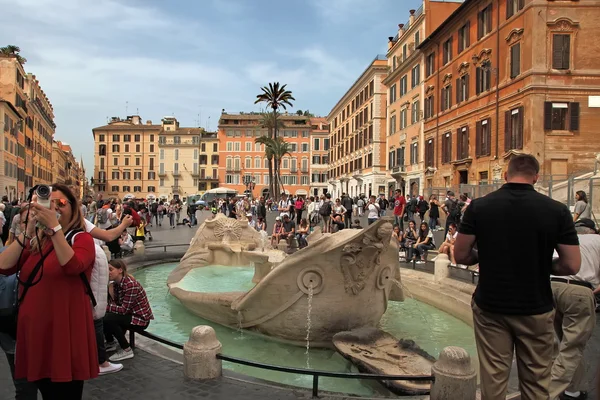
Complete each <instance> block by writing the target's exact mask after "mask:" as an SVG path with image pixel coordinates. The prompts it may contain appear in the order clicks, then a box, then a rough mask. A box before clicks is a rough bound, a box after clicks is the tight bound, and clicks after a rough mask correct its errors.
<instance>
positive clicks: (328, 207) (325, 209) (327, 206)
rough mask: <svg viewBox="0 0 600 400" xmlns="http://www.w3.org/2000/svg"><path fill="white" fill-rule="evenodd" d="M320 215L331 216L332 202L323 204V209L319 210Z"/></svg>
mask: <svg viewBox="0 0 600 400" xmlns="http://www.w3.org/2000/svg"><path fill="white" fill-rule="evenodd" d="M319 214H321V215H323V216H329V215H331V201H326V202H324V203H323V205H322V206H321V208H319Z"/></svg>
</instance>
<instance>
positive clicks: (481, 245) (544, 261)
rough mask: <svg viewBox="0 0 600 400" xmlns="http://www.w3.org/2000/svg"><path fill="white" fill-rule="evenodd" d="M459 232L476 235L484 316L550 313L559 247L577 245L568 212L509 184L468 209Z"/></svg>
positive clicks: (480, 303)
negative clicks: (559, 245) (554, 256)
mask: <svg viewBox="0 0 600 400" xmlns="http://www.w3.org/2000/svg"><path fill="white" fill-rule="evenodd" d="M459 233H462V234H466V235H475V237H476V244H477V249H478V251H479V274H480V275H479V284H478V285H477V288H476V289H475V294H474V299H475V302H476V303H477V306H479V308H481V309H482V310H484V311H488V312H493V313H497V314H508V315H537V314H543V313H546V312H549V311H551V310H552V307H553V301H552V290H551V288H550V273H551V268H552V255H553V253H554V250H555V249H556V247H557V245H558V244H566V245H578V244H579V240H578V239H577V233H576V231H575V226H574V225H573V218H572V217H571V214H570V212H569V210H568V209H567V207H566V206H565V205H564V204H561V203H559V202H557V201H555V200H552V199H551V198H549V197H547V196H544V195H543V194H540V193H538V192H536V191H535V189H534V188H533V186H532V185H527V184H519V183H507V184H505V185H503V186H502V188H500V189H499V190H497V191H495V192H493V193H490V194H488V195H487V196H485V197H482V198H479V199H475V200H473V201H472V202H471V204H470V205H469V207H467V209H466V210H465V215H464V217H463V220H462V223H461V224H460V228H459Z"/></svg>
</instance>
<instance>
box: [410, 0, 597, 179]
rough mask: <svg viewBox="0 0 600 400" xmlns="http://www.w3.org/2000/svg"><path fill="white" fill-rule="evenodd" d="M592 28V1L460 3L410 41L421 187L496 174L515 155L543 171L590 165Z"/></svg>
mask: <svg viewBox="0 0 600 400" xmlns="http://www.w3.org/2000/svg"><path fill="white" fill-rule="evenodd" d="M599 28H600V1H595V0H592V1H585V2H575V1H568V2H554V1H553V2H538V1H533V0H465V2H464V3H463V4H461V6H460V7H459V8H458V9H457V10H456V11H455V12H454V13H453V14H452V15H451V16H450V17H449V18H448V19H447V20H446V21H445V22H443V23H442V24H441V25H440V27H439V28H438V29H436V30H435V31H434V32H433V33H432V34H431V35H429V36H428V37H427V38H426V39H425V40H424V42H423V43H422V44H421V46H420V47H419V48H420V50H421V51H422V52H423V55H424V57H425V71H424V72H425V74H424V78H425V82H424V85H425V87H424V92H425V94H424V96H425V99H424V107H423V110H424V118H425V126H424V132H425V135H424V139H425V143H424V145H425V167H426V171H425V179H426V183H425V186H426V187H432V186H436V187H441V186H444V187H450V186H455V185H458V184H467V183H468V184H477V183H487V182H490V181H500V180H502V172H503V171H504V170H505V167H506V165H507V163H508V160H509V159H510V158H511V156H512V155H514V154H518V153H521V152H525V153H531V154H533V155H535V156H536V157H537V158H538V159H539V161H540V163H541V165H542V173H543V174H553V175H555V176H564V175H566V174H572V173H575V172H578V171H582V170H591V169H592V168H593V166H594V159H595V153H596V152H597V151H598V149H599V148H600V137H599V136H598V134H597V132H596V131H597V127H598V123H599V122H600V115H599V113H598V112H597V110H594V107H599V106H600V104H598V103H599V101H598V100H599V99H600V98H599V97H598V96H599V95H600V76H599V75H598V74H597V54H596V53H597V43H596V41H597V37H598V35H597V32H598V31H599Z"/></svg>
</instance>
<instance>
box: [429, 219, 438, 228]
mask: <svg viewBox="0 0 600 400" xmlns="http://www.w3.org/2000/svg"><path fill="white" fill-rule="evenodd" d="M437 223H438V219H437V218H432V217H429V228H430V229H435V227H436V226H437Z"/></svg>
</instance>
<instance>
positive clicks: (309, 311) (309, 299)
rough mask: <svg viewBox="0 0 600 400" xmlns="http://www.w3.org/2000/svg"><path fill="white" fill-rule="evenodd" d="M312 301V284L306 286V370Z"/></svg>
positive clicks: (308, 355)
mask: <svg viewBox="0 0 600 400" xmlns="http://www.w3.org/2000/svg"><path fill="white" fill-rule="evenodd" d="M312 300H313V286H312V283H310V284H309V285H308V307H307V310H306V352H305V353H304V354H306V368H308V369H310V328H311V320H310V317H311V313H312Z"/></svg>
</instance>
